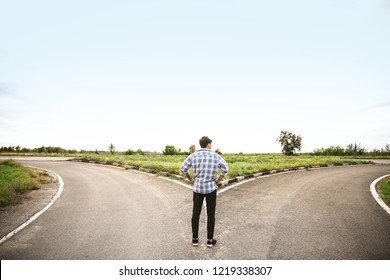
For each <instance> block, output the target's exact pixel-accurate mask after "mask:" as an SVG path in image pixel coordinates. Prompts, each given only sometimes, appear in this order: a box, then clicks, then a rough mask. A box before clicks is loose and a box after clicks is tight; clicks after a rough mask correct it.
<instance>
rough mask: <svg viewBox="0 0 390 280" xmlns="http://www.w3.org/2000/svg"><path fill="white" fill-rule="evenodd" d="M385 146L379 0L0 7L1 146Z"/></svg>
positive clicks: (388, 71) (389, 136)
mask: <svg viewBox="0 0 390 280" xmlns="http://www.w3.org/2000/svg"><path fill="white" fill-rule="evenodd" d="M281 130H288V131H291V132H293V133H295V134H298V135H301V136H302V138H303V148H302V151H308V152H310V151H312V150H313V149H315V148H320V147H327V146H330V145H340V146H346V145H347V144H350V143H358V144H361V145H362V146H364V147H366V148H368V149H374V148H384V147H385V144H386V143H390V1H389V0H364V1H363V0H329V1H319V0H318V1H316V0H305V1H303V0H296V1H289V0H275V1H262V0H252V1H247V0H224V1H223V0H219V1H218V0H205V1H203V0H197V1H186V0H176V1H174V0H164V1H148V0H145V1H131V0H126V1H125V0H109V1H108V0H107V1H96V0H95V1H92V0H90V1H83V0H77V1H75V0H67V1H49V0H46V1H42V0H36V1H28V0H24V1H23V0H12V1H2V2H1V3H0V146H16V145H20V146H22V147H28V148H35V147H40V146H60V147H63V148H66V149H76V150H80V149H86V150H95V149H98V150H108V145H109V144H110V143H113V144H114V145H115V146H116V149H117V150H127V149H133V150H136V149H138V148H140V149H142V150H145V151H158V152H160V151H162V150H163V149H164V147H165V145H166V144H171V145H175V146H176V147H179V148H181V149H182V150H188V149H189V147H190V145H191V144H198V139H199V138H200V137H201V136H203V135H208V136H209V137H210V138H211V139H213V144H214V147H213V148H215V149H216V148H219V149H220V150H221V151H222V152H244V153H254V152H258V153H261V152H263V153H266V152H280V151H281V148H280V146H279V144H278V143H277V142H276V138H277V137H278V135H279V133H280V131H281Z"/></svg>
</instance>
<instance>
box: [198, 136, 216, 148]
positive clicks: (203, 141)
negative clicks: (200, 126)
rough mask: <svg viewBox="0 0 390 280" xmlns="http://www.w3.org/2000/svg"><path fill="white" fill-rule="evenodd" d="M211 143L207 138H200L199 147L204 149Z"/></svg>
mask: <svg viewBox="0 0 390 280" xmlns="http://www.w3.org/2000/svg"><path fill="white" fill-rule="evenodd" d="M211 142H213V141H211V139H210V138H208V137H207V136H203V137H202V138H200V139H199V145H200V147H201V148H206V147H207V145H208V144H209V143H211Z"/></svg>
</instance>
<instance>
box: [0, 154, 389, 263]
mask: <svg viewBox="0 0 390 280" xmlns="http://www.w3.org/2000/svg"><path fill="white" fill-rule="evenodd" d="M28 164H29V165H34V166H37V167H42V168H47V169H50V170H52V171H54V172H56V173H58V174H60V175H61V177H62V178H63V180H64V182H65V188H64V191H63V193H62V195H61V197H60V198H59V199H58V200H57V201H56V202H55V203H54V205H53V206H52V207H51V208H49V210H47V211H46V212H45V213H44V214H43V215H42V216H40V217H39V218H38V219H37V220H36V221H34V222H33V223H32V224H31V225H29V226H28V227H27V228H25V229H24V230H23V231H21V232H20V233H18V234H17V235H15V236H14V237H12V238H11V239H9V240H8V241H6V242H5V243H3V244H1V245H0V259H3V260H4V259H75V260H82V259H138V260H141V259H164V260H169V259H206V260H207V259H321V260H326V259H353V260H355V259H390V234H389V233H390V215H389V214H387V213H386V212H385V211H384V210H383V209H382V208H381V207H380V206H379V205H378V204H377V203H376V201H375V200H374V199H373V197H372V196H371V194H370V188H369V186H370V183H371V182H372V181H373V180H374V179H376V178H378V177H380V176H383V175H385V174H389V173H390V165H368V166H351V167H335V168H321V169H312V170H311V171H300V172H291V173H284V174H277V175H274V176H269V177H263V178H259V179H255V180H252V181H250V182H247V183H245V184H242V185H240V186H238V187H236V188H232V189H230V190H227V191H226V192H223V193H221V194H220V195H218V201H217V216H216V218H217V221H216V231H215V237H216V238H217V239H218V241H219V243H218V245H217V246H216V247H214V248H212V249H209V248H207V247H206V245H205V242H206V239H205V238H206V226H205V222H206V221H205V217H204V215H202V217H201V223H200V245H199V247H197V248H194V247H192V245H191V227H190V219H191V209H192V192H191V190H190V189H187V188H185V187H183V186H180V185H177V184H175V183H172V182H170V181H167V180H163V179H161V178H158V177H156V176H154V175H147V174H143V173H140V172H136V171H130V170H123V169H119V168H113V167H105V166H99V165H91V164H83V163H75V162H64V161H59V162H55V161H54V162H53V161H52V162H48V161H34V162H28Z"/></svg>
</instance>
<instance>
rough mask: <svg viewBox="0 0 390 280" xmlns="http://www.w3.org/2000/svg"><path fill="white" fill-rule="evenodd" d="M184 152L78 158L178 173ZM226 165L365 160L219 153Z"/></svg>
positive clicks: (240, 168)
mask: <svg viewBox="0 0 390 280" xmlns="http://www.w3.org/2000/svg"><path fill="white" fill-rule="evenodd" d="M186 157H187V156H186V155H174V156H168V155H156V154H152V155H96V154H94V155H92V154H91V155H84V156H81V157H79V158H78V159H79V160H82V161H85V162H96V163H105V164H111V165H119V166H123V167H125V168H135V169H148V170H151V171H153V172H155V173H159V172H168V173H171V174H177V175H180V166H181V164H182V162H183V161H184V160H185V158H186ZM223 158H224V159H225V160H226V162H227V163H228V165H229V172H228V176H227V179H229V178H235V177H237V176H244V175H249V174H254V173H258V172H265V171H271V170H280V169H297V168H299V167H311V166H324V165H331V164H333V165H342V164H343V163H350V164H351V163H352V164H363V163H368V162H369V161H366V160H356V159H355V160H353V159H345V158H342V157H336V156H311V155H299V156H285V155H278V154H271V155H223Z"/></svg>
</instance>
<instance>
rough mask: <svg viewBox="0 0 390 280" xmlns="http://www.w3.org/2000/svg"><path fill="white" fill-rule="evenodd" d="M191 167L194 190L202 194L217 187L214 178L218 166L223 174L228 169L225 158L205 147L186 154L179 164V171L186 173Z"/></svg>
mask: <svg viewBox="0 0 390 280" xmlns="http://www.w3.org/2000/svg"><path fill="white" fill-rule="evenodd" d="M191 167H192V168H193V171H194V179H195V183H194V192H196V193H203V194H206V193H210V192H213V191H214V190H215V189H216V188H217V184H216V183H215V179H216V177H217V170H218V168H220V169H221V174H222V175H223V176H225V175H226V174H227V171H228V166H227V163H226V162H225V160H224V159H223V158H222V157H221V156H220V155H218V154H217V153H215V152H213V151H211V150H209V149H206V148H203V149H200V150H199V151H197V152H195V153H193V154H191V155H190V156H188V158H187V159H186V160H185V161H184V162H183V164H182V166H181V171H182V172H183V173H187V172H188V170H189V169H190V168H191Z"/></svg>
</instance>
